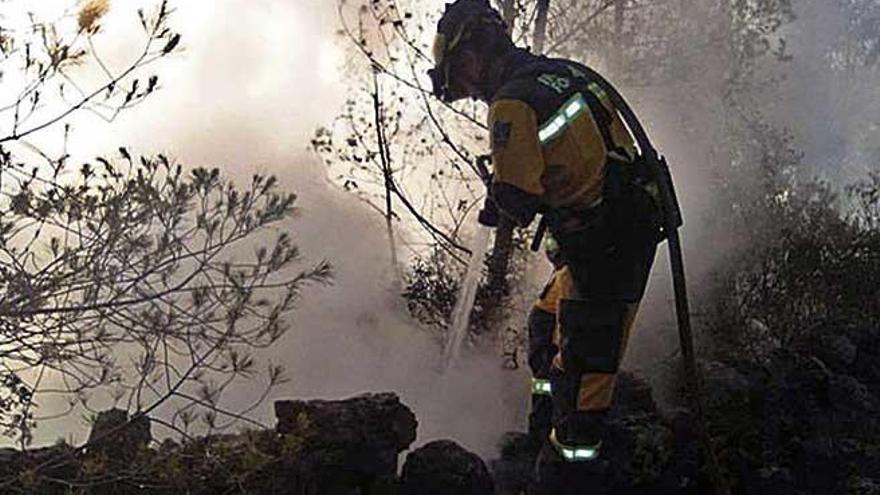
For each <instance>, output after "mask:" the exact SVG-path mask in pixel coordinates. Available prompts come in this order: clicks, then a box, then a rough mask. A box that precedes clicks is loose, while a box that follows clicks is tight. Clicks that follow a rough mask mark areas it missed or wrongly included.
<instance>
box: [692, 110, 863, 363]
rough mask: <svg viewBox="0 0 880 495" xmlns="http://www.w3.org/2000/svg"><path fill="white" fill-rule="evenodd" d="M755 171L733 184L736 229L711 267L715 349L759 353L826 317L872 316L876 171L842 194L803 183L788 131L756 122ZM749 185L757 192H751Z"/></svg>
mask: <svg viewBox="0 0 880 495" xmlns="http://www.w3.org/2000/svg"><path fill="white" fill-rule="evenodd" d="M755 130H756V132H755V141H753V142H754V143H756V144H757V146H756V148H757V150H756V151H755V154H757V155H758V156H760V157H761V160H760V161H759V162H758V164H757V165H758V166H757V167H755V168H754V169H753V170H755V171H757V172H758V173H756V174H754V175H756V176H757V177H756V178H753V180H749V181H744V182H741V183H739V184H731V186H732V187H731V189H729V190H728V193H730V194H732V197H735V196H736V195H738V194H740V189H739V187H743V188H751V189H752V192H751V193H742V196H741V197H743V198H752V200H751V201H736V200H731V203H730V204H731V211H730V212H729V214H730V216H731V218H733V219H734V228H735V229H736V230H735V231H734V232H733V233H732V235H731V236H730V237H731V238H738V239H739V240H738V241H737V242H736V243H735V245H734V249H732V250H731V254H730V256H729V257H728V259H727V260H726V261H725V263H723V265H722V267H721V268H720V269H719V270H717V271H716V273H715V281H714V283H715V286H714V289H713V292H712V295H711V296H709V297H708V301H710V304H711V305H712V309H710V310H709V314H712V315H714V316H713V317H712V318H711V319H710V321H709V326H710V336H711V339H712V341H713V342H714V345H715V346H716V347H717V348H718V349H720V350H722V351H721V352H723V353H729V354H731V355H737V354H738V353H739V352H742V353H745V354H746V355H748V356H752V357H762V356H764V355H766V353H767V352H769V351H771V350H772V349H774V348H778V347H786V346H788V345H790V344H791V343H792V342H794V341H796V340H798V339H801V338H803V337H806V336H808V335H809V333H810V331H811V330H812V329H814V328H817V327H822V326H826V325H827V324H829V323H836V324H844V325H852V324H855V325H864V326H872V325H877V324H878V323H880V289H878V288H880V254H878V253H880V223H878V221H877V219H878V211H880V194H878V190H880V180H878V177H877V175H876V174H874V175H871V176H869V177H868V178H867V179H866V180H865V181H863V182H860V183H857V184H855V185H853V186H850V187H848V188H846V189H845V190H844V191H843V192H842V194H841V195H840V196H838V194H837V193H835V192H834V191H833V189H832V187H831V186H830V185H828V184H826V183H822V182H818V181H808V182H801V181H799V180H798V179H797V175H796V173H795V170H796V169H797V167H798V165H799V163H800V156H799V155H798V154H797V153H796V152H795V151H794V150H793V149H792V147H791V143H790V140H789V139H788V138H786V137H785V136H784V135H782V134H780V133H778V132H773V131H772V129H769V128H767V127H762V126H759V127H757V128H756V129H755ZM754 191H757V192H758V194H755V192H754Z"/></svg>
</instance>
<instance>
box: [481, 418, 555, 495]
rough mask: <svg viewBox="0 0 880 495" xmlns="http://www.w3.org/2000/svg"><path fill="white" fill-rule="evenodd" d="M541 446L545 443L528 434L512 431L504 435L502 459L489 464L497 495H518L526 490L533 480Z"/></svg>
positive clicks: (501, 449) (501, 445)
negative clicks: (498, 494) (536, 459)
mask: <svg viewBox="0 0 880 495" xmlns="http://www.w3.org/2000/svg"><path fill="white" fill-rule="evenodd" d="M541 445H543V442H540V441H539V440H538V439H535V438H533V437H532V436H530V435H529V434H527V433H522V432H516V431H511V432H507V433H505V434H504V437H502V439H501V443H500V445H499V447H500V449H499V450H500V451H501V458H500V459H494V460H492V461H491V462H490V463H489V466H490V469H491V470H492V476H493V478H494V479H495V485H496V486H495V489H496V493H500V494H518V493H521V492H523V491H524V490H525V489H526V487H527V486H528V485H529V483H530V482H531V480H532V474H533V472H534V470H535V458H536V457H537V456H538V451H539V450H540V448H541Z"/></svg>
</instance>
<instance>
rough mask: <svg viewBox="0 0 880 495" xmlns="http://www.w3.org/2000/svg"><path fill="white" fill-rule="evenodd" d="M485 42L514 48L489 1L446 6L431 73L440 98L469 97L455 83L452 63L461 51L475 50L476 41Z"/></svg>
mask: <svg viewBox="0 0 880 495" xmlns="http://www.w3.org/2000/svg"><path fill="white" fill-rule="evenodd" d="M486 40H494V41H496V43H491V45H493V46H495V45H497V41H500V42H501V43H502V45H503V46H512V45H513V42H512V41H511V40H510V34H509V33H508V31H507V26H506V25H505V23H504V20H503V19H502V18H501V14H499V13H498V11H497V10H495V9H493V8H492V6H491V5H489V0H456V1H455V2H453V3H451V4H446V11H445V12H444V13H443V16H442V17H441V18H440V21H439V22H438V23H437V35H436V37H435V38H434V68H433V69H431V70H430V71H428V75H430V76H431V82H432V84H433V85H434V95H435V96H436V97H437V98H439V99H441V100H443V101H446V102H453V101H456V100H459V99H461V98H464V97H466V96H467V95H465V94H463V92H462V90H461V88H459V87H457V85H456V84H455V77H454V74H452V71H453V64H452V61H453V60H454V58H455V56H456V54H457V53H458V52H459V51H460V50H461V49H463V48H466V47H473V46H474V44H475V42H476V43H480V44H484V43H485V41H486ZM479 48H485V46H480V47H479Z"/></svg>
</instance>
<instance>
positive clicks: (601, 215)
mask: <svg viewBox="0 0 880 495" xmlns="http://www.w3.org/2000/svg"><path fill="white" fill-rule="evenodd" d="M434 58H435V67H434V68H433V69H432V70H431V71H430V72H429V75H430V77H431V80H432V83H433V87H434V93H435V96H437V97H438V98H439V99H441V100H442V101H445V102H454V101H457V100H460V99H464V98H473V99H476V100H480V101H483V102H485V103H487V104H488V105H489V123H488V126H489V132H490V143H491V151H492V158H493V164H494V165H493V169H494V170H493V178H492V181H491V184H490V186H489V191H488V194H487V199H486V205H485V207H484V208H483V211H482V212H481V214H480V222H481V223H483V224H484V225H488V226H490V227H493V226H495V225H497V219H498V215H499V214H500V215H504V216H507V217H508V218H510V219H512V220H513V221H514V222H515V223H516V224H517V225H518V226H520V227H527V226H528V225H529V224H531V223H532V221H533V220H534V219H535V217H536V216H537V215H538V214H541V215H543V221H544V222H546V225H547V227H548V229H549V231H550V233H551V234H552V238H553V239H554V240H555V241H556V243H557V245H558V246H557V249H558V253H557V256H558V260H557V267H556V268H555V270H554V272H553V275H552V278H551V281H550V282H549V283H548V286H547V288H546V289H545V293H544V294H543V295H542V297H541V298H540V300H539V301H538V303H537V304H536V306H535V309H534V310H533V311H532V313H531V317H530V325H529V326H530V338H529V344H530V352H529V354H530V359H529V361H530V365H531V367H532V371H533V374H534V379H533V381H532V391H533V394H534V397H533V411H532V415H531V417H530V432H531V433H533V434H536V435H540V436H542V437H544V438H542V442H543V444H544V445H543V448H542V449H541V453H540V455H539V457H538V464H537V474H538V481H539V486H541V487H543V490H542V491H543V492H546V493H563V492H565V491H566V489H568V490H574V492H575V493H594V492H587V491H584V490H585V487H583V486H580V484H578V486H574V485H572V484H571V480H572V479H573V478H572V477H575V478H579V479H580V478H583V479H585V480H586V479H594V480H595V479H596V477H597V476H599V474H597V473H598V472H599V471H600V469H599V467H600V466H602V465H603V463H602V462H601V452H602V444H603V442H606V441H607V439H606V438H604V434H605V428H604V426H605V421H606V418H607V413H608V410H609V408H610V407H611V402H612V397H613V392H614V384H615V378H616V374H617V372H618V368H619V366H620V361H621V358H622V355H623V352H624V350H625V347H626V342H627V338H628V336H629V332H630V329H631V327H632V324H633V321H634V319H635V315H636V311H637V308H638V304H639V301H640V300H641V298H642V296H643V294H644V290H645V286H646V284H647V280H648V275H649V272H650V270H651V266H652V264H653V262H654V255H655V252H656V249H657V244H658V242H659V241H660V240H661V239H662V231H661V226H660V213H659V208H658V202H657V200H656V194H653V192H655V189H653V188H652V187H651V186H652V184H651V183H650V182H649V181H647V180H646V179H645V178H644V177H645V175H644V174H643V173H642V171H641V170H640V167H638V164H639V161H638V159H637V157H638V154H637V150H636V146H635V144H634V140H633V138H632V136H631V135H630V133H629V132H628V130H627V128H626V126H625V125H624V123H623V121H622V119H621V117H620V115H619V114H618V112H617V110H616V109H615V108H614V107H613V105H612V103H611V101H610V100H609V98H608V95H607V94H605V92H604V91H603V90H602V89H601V87H600V86H599V85H598V84H596V82H595V81H593V80H591V79H590V76H589V74H590V71H589V70H587V69H586V68H585V67H584V66H583V65H581V64H579V63H577V62H573V61H570V60H561V59H550V58H546V57H543V56H536V55H533V54H531V53H529V52H528V51H527V50H525V49H521V48H518V47H516V46H515V45H514V43H513V42H512V40H511V38H510V35H509V32H508V29H507V26H506V25H505V23H504V21H503V20H502V18H501V16H500V15H499V14H498V12H497V11H495V10H494V9H492V7H491V6H490V5H489V3H488V0H457V1H456V2H454V3H452V4H449V5H447V7H446V11H445V13H444V15H443V16H442V18H441V19H440V21H439V23H438V27H437V36H436V39H435V43H434ZM548 411H550V412H548ZM591 476H592V478H591ZM594 489H596V490H598V489H599V488H598V487H596V488H594ZM595 493H598V491H597V492H595Z"/></svg>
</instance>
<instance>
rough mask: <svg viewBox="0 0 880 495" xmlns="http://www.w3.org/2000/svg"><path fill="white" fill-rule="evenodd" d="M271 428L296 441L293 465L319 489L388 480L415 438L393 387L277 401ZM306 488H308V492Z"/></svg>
mask: <svg viewBox="0 0 880 495" xmlns="http://www.w3.org/2000/svg"><path fill="white" fill-rule="evenodd" d="M275 416H276V418H277V420H278V423H277V425H276V428H275V429H276V431H277V432H278V433H280V434H282V435H284V436H286V437H287V438H290V439H291V442H293V443H295V444H297V445H301V449H300V451H299V452H298V455H297V459H296V465H295V469H296V470H297V471H298V473H299V477H300V478H301V479H302V480H303V482H304V483H305V484H306V485H307V486H308V487H310V488H309V489H311V490H314V491H315V493H322V494H327V495H331V494H348V493H361V491H363V490H375V487H376V486H377V485H383V484H387V483H390V482H391V480H393V479H394V478H395V477H396V475H397V458H398V455H399V454H400V452H402V451H403V450H406V449H407V448H409V446H410V445H411V444H412V442H414V441H415V438H416V427H417V425H418V423H417V421H416V417H415V415H414V414H413V412H412V411H411V410H410V409H409V408H408V407H406V406H405V405H403V404H402V403H401V402H400V399H399V398H398V397H397V395H395V394H393V393H381V394H365V395H361V396H357V397H353V398H351V399H346V400H337V401H328V400H311V401H277V402H275ZM308 493H311V492H308Z"/></svg>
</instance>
